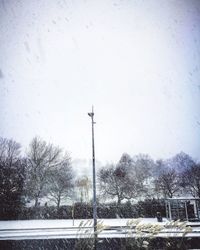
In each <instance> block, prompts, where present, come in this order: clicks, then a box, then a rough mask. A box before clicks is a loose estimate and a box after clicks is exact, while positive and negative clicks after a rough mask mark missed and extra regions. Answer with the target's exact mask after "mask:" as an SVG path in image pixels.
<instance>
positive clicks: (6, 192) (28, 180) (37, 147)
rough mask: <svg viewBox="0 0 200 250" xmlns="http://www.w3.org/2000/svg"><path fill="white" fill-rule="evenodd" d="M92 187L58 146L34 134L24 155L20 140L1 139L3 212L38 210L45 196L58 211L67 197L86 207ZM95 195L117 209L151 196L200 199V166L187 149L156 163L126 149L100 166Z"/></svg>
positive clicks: (86, 177)
mask: <svg viewBox="0 0 200 250" xmlns="http://www.w3.org/2000/svg"><path fill="white" fill-rule="evenodd" d="M91 188H92V185H91V181H90V178H89V177H88V176H83V177H81V178H80V177H77V175H76V174H75V171H74V170H73V167H72V163H71V158H70V155H69V154H68V153H67V152H64V151H63V150H62V149H61V148H60V147H58V146H55V145H53V144H51V143H47V142H46V141H44V140H43V139H41V138H39V137H35V138H33V139H32V141H31V142H30V144H29V147H28V149H27V150H26V153H25V154H24V155H22V153H21V145H20V144H19V143H18V142H15V141H14V140H12V139H6V138H0V200H1V203H2V206H1V213H8V214H9V213H12V214H14V215H15V214H16V215H17V214H18V213H19V212H20V210H21V209H22V208H25V207H27V204H31V207H32V208H34V209H35V211H36V210H37V209H39V207H40V201H41V199H42V198H43V199H44V198H45V199H46V201H47V202H46V205H47V204H48V201H49V200H51V202H54V204H55V207H56V208H57V211H60V210H59V209H60V207H61V204H62V201H63V200H65V201H66V200H67V199H68V200H71V204H72V205H71V206H72V207H73V206H75V205H74V203H75V204H76V203H77V204H78V203H81V204H83V203H84V204H86V208H87V204H91V195H90V194H91ZM97 193H98V204H108V203H116V206H118V207H120V206H122V204H124V203H125V202H127V201H128V202H129V204H133V203H134V202H135V201H138V200H145V199H152V198H154V199H163V198H172V197H174V196H185V195H190V196H191V195H192V196H194V197H199V198H200V164H199V162H196V161H195V160H194V159H192V157H190V156H189V155H187V154H185V153H183V152H181V153H179V154H177V155H175V156H174V157H172V158H170V159H166V160H163V159H159V160H157V161H154V160H153V159H152V158H151V157H150V156H149V155H144V154H139V155H136V156H133V157H131V156H130V155H129V154H127V153H124V154H122V156H121V158H120V160H119V161H118V163H117V164H109V165H106V166H102V167H100V168H99V169H98V171H97ZM154 202H155V201H154ZM77 206H78V205H77ZM105 209H106V208H105ZM102 211H104V210H102ZM102 213H104V212H102ZM14 217H15V216H14Z"/></svg>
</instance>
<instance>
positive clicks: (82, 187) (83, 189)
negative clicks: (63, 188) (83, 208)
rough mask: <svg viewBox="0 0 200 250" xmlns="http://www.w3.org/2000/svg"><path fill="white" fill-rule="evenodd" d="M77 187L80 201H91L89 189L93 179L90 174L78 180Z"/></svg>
mask: <svg viewBox="0 0 200 250" xmlns="http://www.w3.org/2000/svg"><path fill="white" fill-rule="evenodd" d="M76 187H77V189H78V192H79V193H80V201H81V202H83V201H85V202H88V201H89V191H90V189H91V187H92V184H91V181H90V179H89V178H88V176H86V175H85V176H82V177H80V178H78V179H77V180H76Z"/></svg>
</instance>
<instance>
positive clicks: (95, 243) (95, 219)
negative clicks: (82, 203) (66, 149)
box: [88, 106, 97, 250]
mask: <svg viewBox="0 0 200 250" xmlns="http://www.w3.org/2000/svg"><path fill="white" fill-rule="evenodd" d="M88 115H89V116H90V117H91V119H92V166H93V220H94V249H95V250H96V246H97V200H96V173H95V150H94V124H95V122H94V110H93V106H92V112H91V113H88Z"/></svg>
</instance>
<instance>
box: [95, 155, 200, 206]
mask: <svg viewBox="0 0 200 250" xmlns="http://www.w3.org/2000/svg"><path fill="white" fill-rule="evenodd" d="M98 183H99V190H100V194H101V197H103V198H104V199H105V198H106V199H110V200H111V199H115V200H116V201H117V203H118V204H120V203H121V202H122V201H125V200H134V199H140V198H152V197H155V198H172V197H174V196H191V195H192V196H194V197H199V198H200V164H199V163H197V162H195V161H194V160H193V159H192V158H191V157H190V156H189V155H187V154H185V153H183V152H181V153H179V154H177V155H176V156H174V157H172V158H170V159H167V160H158V161H156V162H154V161H153V159H151V158H150V157H149V156H148V155H142V154H139V155H136V156H134V157H130V156H129V155H128V154H126V153H125V154H123V155H122V157H121V159H120V160H119V162H118V163H117V164H116V165H113V164H112V165H108V166H105V167H103V168H101V169H100V170H99V172H98Z"/></svg>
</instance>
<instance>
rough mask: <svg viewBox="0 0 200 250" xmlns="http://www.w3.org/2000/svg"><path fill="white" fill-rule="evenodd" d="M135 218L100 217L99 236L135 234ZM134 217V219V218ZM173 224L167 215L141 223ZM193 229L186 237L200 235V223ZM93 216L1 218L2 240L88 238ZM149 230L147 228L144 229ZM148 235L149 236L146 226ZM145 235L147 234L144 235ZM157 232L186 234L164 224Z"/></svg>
mask: <svg viewBox="0 0 200 250" xmlns="http://www.w3.org/2000/svg"><path fill="white" fill-rule="evenodd" d="M131 220H132V219H101V220H98V222H99V223H100V225H101V226H102V230H101V232H100V233H99V234H98V237H99V238H124V237H127V236H129V237H130V236H131V237H135V236H136V231H135V225H134V224H132V229H130V226H127V223H128V222H130V221H131ZM133 221H134V220H133ZM168 224H169V221H168V220H167V219H165V218H164V219H163V222H157V219H156V218H145V219H140V221H139V223H138V225H146V226H147V227H148V226H149V227H154V228H156V227H157V226H158V227H160V226H161V227H162V226H166V225H168ZM189 224H190V225H191V226H192V231H191V232H189V233H187V234H186V235H185V236H186V237H199V236H200V223H189ZM92 225H93V220H91V219H90V220H74V221H73V220H20V221H0V240H22V239H62V238H71V239H74V238H88V237H91V235H92V234H93V227H92ZM144 232H145V230H144ZM145 235H146V236H147V237H148V235H149V234H148V232H147V230H146V233H145ZM143 236H144V235H143ZM155 236H157V237H158V236H159V237H182V236H183V232H181V231H180V229H178V228H169V227H168V228H164V229H162V230H161V231H159V233H158V234H156V235H155Z"/></svg>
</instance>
